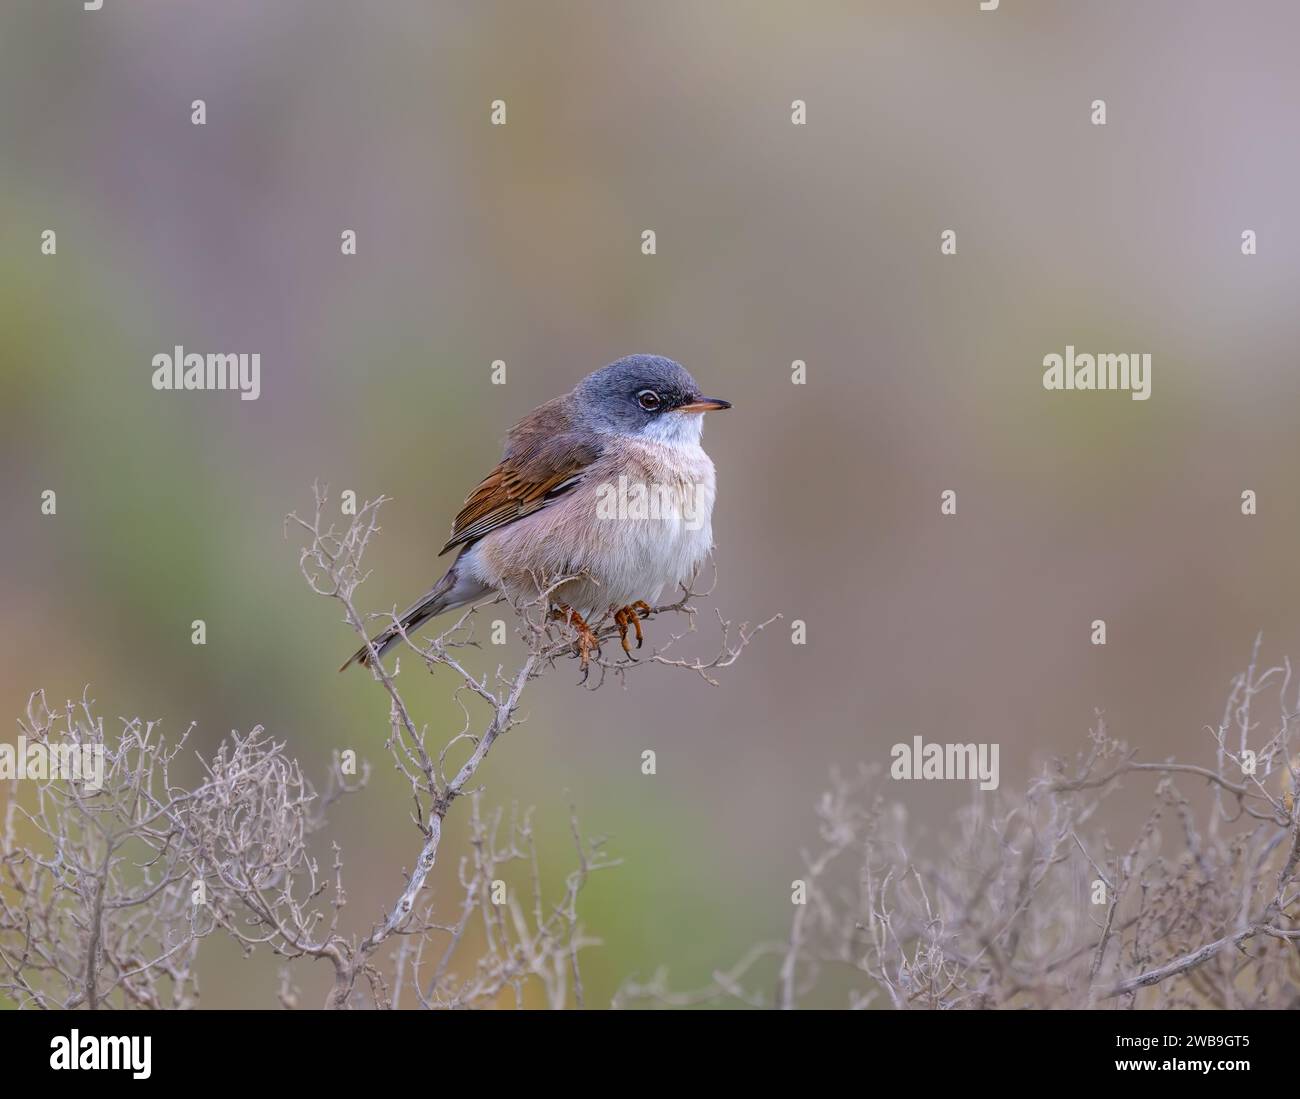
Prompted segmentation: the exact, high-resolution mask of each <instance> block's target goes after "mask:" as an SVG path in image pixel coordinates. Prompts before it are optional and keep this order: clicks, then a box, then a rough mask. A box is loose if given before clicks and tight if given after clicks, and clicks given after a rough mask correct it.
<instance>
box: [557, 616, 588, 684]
mask: <svg viewBox="0 0 1300 1099" xmlns="http://www.w3.org/2000/svg"><path fill="white" fill-rule="evenodd" d="M551 617H552V618H558V619H560V620H561V621H563V622H568V623H569V625H571V626H572V627H573V628H574V629H575V630H577V632H578V640H577V641H576V642H575V643H574V648H576V649H577V651H578V661H579V663H580V664H581V666H582V682H584V683H585V682H587V676H588V675H590V674H591V669H590V668H589V667H588V664H589V663H590V661H591V654H592V653H593V652H594V653H595V654H596V655H597V656H600V639H599V638H598V637H597V636H596V634H595V632H594V631H593V630H592V628H591V627H590V626H588V625H587V622H586V619H584V618H583V617H582V615H580V614H579V613H578V612H577V611H575V610H574V609H573V608H572V607H570V606H568V604H565V603H561V604H560V605H559V606H558V607H557V608H556V609H555V610H553V611H551Z"/></svg>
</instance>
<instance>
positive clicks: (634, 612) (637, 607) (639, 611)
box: [614, 599, 650, 657]
mask: <svg viewBox="0 0 1300 1099" xmlns="http://www.w3.org/2000/svg"><path fill="white" fill-rule="evenodd" d="M649 616H650V604H649V603H647V602H646V601H645V600H644V599H638V600H637V601H636V602H635V603H629V604H628V605H627V606H626V607H623V608H622V609H621V610H619V611H617V612H615V614H614V621H615V622H617V623H618V639H619V641H621V642H622V643H623V651H624V652H625V653H627V655H628V656H629V657H631V656H632V649H631V647H630V646H629V645H628V643H627V628H628V626H629V625H631V626H632V628H633V629H634V630H636V647H637V648H638V649H639V648H640V647H641V643H642V642H643V641H644V640H645V635H644V634H643V633H642V632H641V619H643V618H648V617H649Z"/></svg>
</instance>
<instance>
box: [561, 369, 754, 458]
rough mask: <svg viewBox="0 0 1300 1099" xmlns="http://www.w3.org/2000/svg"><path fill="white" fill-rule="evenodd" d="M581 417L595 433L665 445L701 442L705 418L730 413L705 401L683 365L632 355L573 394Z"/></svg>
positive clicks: (725, 403)
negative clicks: (713, 412)
mask: <svg viewBox="0 0 1300 1099" xmlns="http://www.w3.org/2000/svg"><path fill="white" fill-rule="evenodd" d="M573 396H574V398H575V405H576V409H575V411H576V413H577V415H578V416H579V417H581V418H582V419H583V420H584V421H585V423H586V426H588V427H590V428H591V429H592V430H593V431H602V432H610V433H613V434H617V435H639V436H641V437H642V438H646V439H652V440H656V441H658V442H664V443H691V442H698V441H699V438H700V431H701V430H702V428H703V422H704V416H703V415H702V413H704V412H708V411H711V410H713V409H722V408H730V407H731V403H730V402H729V401H724V400H722V399H721V398H719V397H705V396H704V395H703V394H702V393H701V392H700V387H699V386H698V385H696V384H695V379H694V378H692V377H691V376H690V374H688V373H687V372H686V369H685V368H684V367H683V366H682V365H681V364H680V363H675V362H673V360H672V359H665V358H663V357H662V356H660V355H629V356H628V357H627V358H626V359H619V360H618V362H614V363H610V364H609V366H606V367H603V368H602V369H600V370H597V371H596V372H595V373H594V374H588V375H587V376H586V377H585V378H583V379H582V381H580V382H579V383H578V385H577V386H576V388H575V389H574V391H573Z"/></svg>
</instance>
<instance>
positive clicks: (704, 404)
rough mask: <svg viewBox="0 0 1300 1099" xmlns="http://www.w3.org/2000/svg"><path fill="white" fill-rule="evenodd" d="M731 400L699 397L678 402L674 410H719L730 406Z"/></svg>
mask: <svg viewBox="0 0 1300 1099" xmlns="http://www.w3.org/2000/svg"><path fill="white" fill-rule="evenodd" d="M730 407H731V402H730V401H724V400H723V399H722V398H721V397H701V398H700V399H699V400H698V401H692V402H691V403H690V404H680V405H678V406H677V407H676V408H675V409H673V411H674V412H720V411H721V410H722V409H724V408H730Z"/></svg>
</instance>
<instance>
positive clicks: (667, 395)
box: [339, 355, 731, 676]
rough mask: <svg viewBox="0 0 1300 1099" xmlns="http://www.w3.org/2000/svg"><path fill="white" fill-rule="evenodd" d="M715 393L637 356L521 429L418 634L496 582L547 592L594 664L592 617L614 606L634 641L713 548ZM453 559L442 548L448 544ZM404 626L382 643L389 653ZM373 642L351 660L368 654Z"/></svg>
mask: <svg viewBox="0 0 1300 1099" xmlns="http://www.w3.org/2000/svg"><path fill="white" fill-rule="evenodd" d="M730 407H731V403H730V402H729V401H724V400H721V399H720V398H717V397H705V396H702V395H701V393H700V389H699V386H697V385H696V384H695V379H694V378H692V377H691V376H690V374H688V373H687V372H686V370H685V369H684V368H683V367H682V366H681V365H680V364H678V363H675V362H673V361H672V360H671V359H665V358H661V357H660V356H658V355H631V356H629V357H627V358H625V359H619V360H618V361H617V362H614V363H610V365H609V366H606V367H604V368H602V369H600V370H597V371H596V372H595V373H594V374H588V375H587V377H585V378H583V379H582V381H580V382H579V383H578V384H577V385H576V386H575V387H574V388H573V389H572V390H571V391H570V392H568V393H566V394H565V395H564V396H563V397H557V398H555V400H552V401H547V402H546V403H545V404H543V405H541V406H539V407H538V408H535V409H533V411H532V412H530V413H529V414H528V415H527V416H525V417H524V418H523V419H522V420H520V421H519V422H518V423H517V424H515V426H514V427H512V428H511V429H510V433H509V435H508V436H507V437H506V447H505V455H504V456H503V457H502V459H501V462H500V464H499V465H498V466H497V467H496V469H494V470H493V471H492V472H491V473H489V474H488V475H487V476H486V477H485V478H484V479H483V480H482V481H481V482H480V483H479V486H478V487H477V488H476V489H474V491H473V492H471V493H470V494H469V496H468V498H467V499H466V500H465V506H464V507H463V508H461V510H460V514H459V515H457V516H456V521H455V522H454V523H453V524H452V528H451V537H450V538H449V539H448V540H447V544H446V545H445V546H443V548H442V551H441V553H447V552H449V551H450V550H452V549H455V548H456V547H460V552H459V553H458V554H457V555H456V560H455V561H454V562H453V563H452V566H451V568H449V569H448V570H447V572H446V574H445V575H444V576H443V577H442V579H441V580H439V581H438V582H437V583H436V584H435V585H434V586H433V587H432V588H431V589H430V590H429V592H428V593H427V594H425V595H423V596H421V597H420V598H419V599H418V600H416V602H414V603H413V604H411V606H410V607H408V608H407V609H406V610H405V611H404V612H403V613H402V615H401V617H400V619H399V621H400V622H401V626H402V630H404V631H407V632H409V631H411V630H414V629H416V628H417V627H418V626H419V625H420V624H421V623H423V622H425V621H427V620H428V619H430V618H433V617H434V616H435V615H439V614H442V613H444V612H445V611H450V610H455V609H456V608H457V607H463V606H465V604H467V603H472V602H474V601H475V600H478V599H481V598H483V597H484V596H485V595H488V594H490V593H491V592H493V591H498V592H502V593H504V594H505V595H506V596H507V597H508V598H510V599H511V600H512V601H514V602H524V601H527V600H529V599H536V598H538V597H539V596H540V595H541V593H542V592H543V591H545V590H546V588H548V587H549V586H550V585H551V584H552V583H554V582H556V581H558V580H560V579H561V578H564V577H569V578H571V579H567V580H565V581H564V582H563V583H561V584H558V585H557V586H556V588H555V590H554V591H552V592H551V593H550V595H549V597H548V598H549V600H550V602H551V604H552V605H553V608H552V611H551V613H552V614H553V615H554V616H555V617H558V618H561V619H564V620H566V621H568V622H569V623H570V624H571V625H572V626H573V627H574V629H575V630H576V631H577V634H578V638H577V650H578V655H579V657H580V658H581V663H582V669H583V672H584V676H585V673H586V671H587V664H588V660H589V659H590V655H591V653H592V652H593V651H595V650H596V649H598V647H599V646H598V643H597V639H596V635H595V633H594V631H593V630H592V629H591V627H590V625H589V624H588V621H589V620H593V621H594V620H595V617H596V616H598V615H601V614H605V613H612V614H613V615H614V621H615V623H616V624H617V626H618V628H619V637H620V641H621V643H622V646H623V650H624V652H626V653H627V654H628V655H629V657H630V656H631V647H630V645H629V644H628V636H627V635H628V629H629V627H631V628H632V629H633V630H634V631H635V634H636V642H637V646H638V648H639V647H640V645H641V641H642V632H641V619H642V618H644V617H645V616H646V615H647V614H649V612H650V608H651V606H652V605H653V604H654V602H655V600H656V599H658V597H659V593H660V592H661V591H662V590H663V589H664V588H665V587H668V586H670V585H671V586H676V585H677V584H679V583H681V582H682V581H684V580H687V579H688V578H689V577H690V576H691V575H692V573H693V571H694V570H695V568H696V567H697V566H698V565H699V563H700V562H701V561H702V560H703V559H704V558H705V557H706V556H707V555H708V553H709V551H710V550H711V549H712V548H713V527H712V522H711V519H712V513H713V501H714V496H715V494H716V482H715V479H714V469H713V462H712V461H711V460H710V458H709V456H708V455H707V454H705V453H704V449H703V448H702V447H701V446H700V435H701V432H702V431H703V428H704V415H703V414H704V413H705V412H711V411H714V410H717V409H724V408H730ZM439 556H441V554H439ZM399 640H401V633H400V632H399V631H398V629H397V628H396V627H395V626H389V627H388V628H387V629H385V630H384V631H382V632H381V633H379V634H378V635H377V636H376V637H374V638H373V639H372V640H371V642H370V645H372V646H373V647H374V651H375V652H377V653H378V654H379V655H380V656H383V654H384V653H385V652H387V651H388V650H389V649H390V648H391V647H392V646H393V645H394V644H396V643H397V642H398V641H399ZM370 660H371V648H370V646H363V647H362V648H360V649H358V650H357V651H356V652H355V653H354V654H353V655H352V657H351V658H350V659H349V660H348V661H347V662H346V663H345V664H344V665H343V667H342V668H340V669H339V671H343V669H344V668H347V667H348V666H349V665H350V664H353V663H359V664H362V665H369V663H370Z"/></svg>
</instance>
